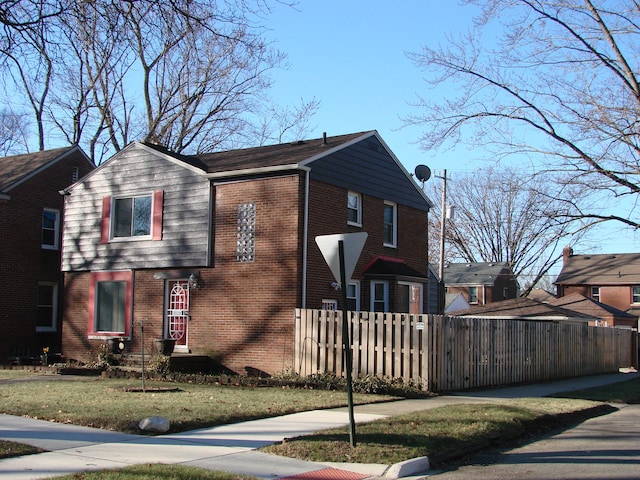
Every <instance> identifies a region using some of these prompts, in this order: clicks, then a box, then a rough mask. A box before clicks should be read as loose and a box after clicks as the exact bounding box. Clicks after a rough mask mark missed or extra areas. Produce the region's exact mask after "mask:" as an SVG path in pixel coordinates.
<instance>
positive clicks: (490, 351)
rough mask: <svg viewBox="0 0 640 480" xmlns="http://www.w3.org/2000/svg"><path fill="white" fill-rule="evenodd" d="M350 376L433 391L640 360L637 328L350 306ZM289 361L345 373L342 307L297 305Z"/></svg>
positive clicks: (303, 371) (608, 368) (301, 367)
mask: <svg viewBox="0 0 640 480" xmlns="http://www.w3.org/2000/svg"><path fill="white" fill-rule="evenodd" d="M348 316H349V327H350V332H351V338H352V346H353V348H352V352H353V371H352V374H353V377H354V378H358V377H363V376H368V375H372V376H378V377H386V378H403V379H405V380H410V381H413V382H416V383H420V384H422V385H423V388H425V389H426V390H429V391H433V392H442V391H451V390H463V389H468V388H477V387H488V386H494V385H507V384H515V383H528V382H542V381H548V380H553V379H559V378H568V377H576V376H583V375H595V374H600V373H609V372H617V371H618V369H619V368H621V367H630V366H637V359H638V334H637V332H636V331H634V330H628V329H620V328H604V327H589V326H587V325H586V324H580V323H571V322H556V321H531V320H496V319H486V318H485V319H483V318H466V317H447V316H439V315H411V314H407V313H374V312H348ZM295 335H296V337H295V358H294V363H295V365H294V368H295V370H296V373H298V374H300V375H301V376H308V375H311V374H315V373H325V372H333V373H335V374H336V375H344V360H343V349H342V312H339V311H338V312H336V311H330V310H309V309H296V332H295Z"/></svg>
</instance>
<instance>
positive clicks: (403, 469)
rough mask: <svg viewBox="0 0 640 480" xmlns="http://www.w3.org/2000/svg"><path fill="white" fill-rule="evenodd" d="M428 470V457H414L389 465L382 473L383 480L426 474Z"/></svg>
mask: <svg viewBox="0 0 640 480" xmlns="http://www.w3.org/2000/svg"><path fill="white" fill-rule="evenodd" d="M429 469H430V464H429V457H416V458H411V459H409V460H405V461H404V462H398V463H394V464H393V465H391V466H390V467H389V468H387V470H386V471H385V472H384V477H385V478H403V477H411V476H414V475H418V474H421V473H426V472H428V471H429Z"/></svg>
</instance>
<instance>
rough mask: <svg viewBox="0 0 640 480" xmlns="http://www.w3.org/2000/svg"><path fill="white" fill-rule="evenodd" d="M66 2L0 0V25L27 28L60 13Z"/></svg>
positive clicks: (54, 0) (18, 28)
mask: <svg viewBox="0 0 640 480" xmlns="http://www.w3.org/2000/svg"><path fill="white" fill-rule="evenodd" d="M66 4H67V2H65V1H57V0H0V25H3V26H4V27H6V28H8V29H12V30H28V29H30V28H32V27H34V26H39V25H40V24H41V23H43V22H44V21H46V20H49V19H51V18H54V17H57V16H58V15H61V14H62V13H63V12H64V10H65V8H66Z"/></svg>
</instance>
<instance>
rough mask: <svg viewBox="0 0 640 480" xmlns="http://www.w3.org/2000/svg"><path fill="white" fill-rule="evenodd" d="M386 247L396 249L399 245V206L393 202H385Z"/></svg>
mask: <svg viewBox="0 0 640 480" xmlns="http://www.w3.org/2000/svg"><path fill="white" fill-rule="evenodd" d="M383 221H384V246H385V247H396V246H397V244H398V206H397V205H396V204H395V203H393V202H388V201H386V200H385V202H384V220H383Z"/></svg>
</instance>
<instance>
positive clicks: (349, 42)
mask: <svg viewBox="0 0 640 480" xmlns="http://www.w3.org/2000/svg"><path fill="white" fill-rule="evenodd" d="M475 13H477V9H475V8H474V7H470V6H460V5H458V2H456V1H455V0H453V1H450V0H446V1H442V0H440V1H436V0H403V1H401V0H387V1H382V0H366V1H365V0H300V2H299V4H298V5H297V6H296V7H295V8H294V9H292V8H288V7H284V6H278V7H277V8H276V9H275V11H274V12H273V14H272V15H271V16H270V17H268V18H267V21H266V26H267V27H268V28H269V29H270V31H269V32H268V36H270V37H271V38H272V39H273V40H274V42H275V46H276V47H277V48H278V49H280V50H281V51H283V52H284V53H286V55H287V57H288V63H289V68H288V69H286V70H283V71H278V72H276V73H275V75H274V76H273V78H274V80H275V85H274V88H273V90H272V92H271V95H272V97H273V99H274V101H275V102H276V103H277V104H280V105H293V104H297V103H299V101H300V99H301V98H303V99H305V100H310V99H312V98H314V97H315V99H316V100H318V101H320V109H319V111H318V113H317V114H316V116H315V117H314V119H313V120H312V122H311V125H312V126H314V127H315V128H314V129H313V131H312V132H311V133H310V134H309V136H308V137H309V138H316V137H320V136H322V133H323V132H327V134H328V135H339V134H343V133H353V132H359V131H366V130H377V131H378V132H379V133H380V135H381V136H382V138H383V139H384V140H385V142H386V143H387V144H388V146H389V147H390V148H391V150H392V151H393V152H394V153H395V154H396V156H397V157H398V159H399V160H400V162H402V164H403V165H404V166H405V168H406V169H407V170H408V171H409V172H410V173H411V172H413V171H414V168H415V166H416V165H418V164H426V165H428V166H429V167H430V168H431V170H432V171H433V172H435V173H436V174H438V173H440V174H441V173H442V170H443V169H445V168H446V169H447V173H448V176H450V177H451V178H452V179H453V181H455V175H456V172H469V171H472V170H473V169H474V167H476V166H477V165H478V163H479V162H481V160H480V159H481V157H482V155H483V152H481V151H475V152H474V151H469V150H467V149H466V148H461V149H458V150H454V151H446V152H445V151H440V152H438V151H433V152H425V151H423V150H421V149H420V148H419V146H418V145H417V143H416V142H417V139H418V137H419V135H420V130H419V129H418V128H416V127H411V128H403V121H402V120H401V118H402V117H405V116H407V115H408V114H410V113H412V112H415V110H414V107H412V106H411V105H410V103H411V102H412V101H414V100H415V99H416V93H420V94H422V95H429V94H432V95H435V93H432V92H430V91H429V89H428V86H427V85H426V83H425V82H424V80H423V77H422V73H421V72H420V70H418V68H417V67H416V66H415V65H413V63H412V62H411V61H410V60H409V58H408V57H407V55H406V53H407V52H417V51H419V50H420V47H421V46H422V45H429V46H432V47H433V46H437V45H438V44H444V43H445V42H446V35H447V33H454V34H455V33H463V32H465V31H466V30H467V29H468V28H469V27H470V26H471V22H472V18H473V16H474V14H475ZM438 95H447V92H446V91H445V90H439V93H438ZM431 181H438V180H431ZM433 200H435V201H437V200H438V199H433ZM453 203H455V202H453ZM601 234H602V242H599V243H600V245H599V247H598V246H597V244H596V245H595V246H594V250H593V251H591V252H590V253H626V252H640V239H638V238H637V235H634V233H633V232H632V231H630V230H625V229H624V228H622V226H621V225H619V224H616V223H612V222H609V225H608V226H607V227H606V228H602V229H601ZM634 237H635V238H634ZM580 253H588V252H580Z"/></svg>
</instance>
